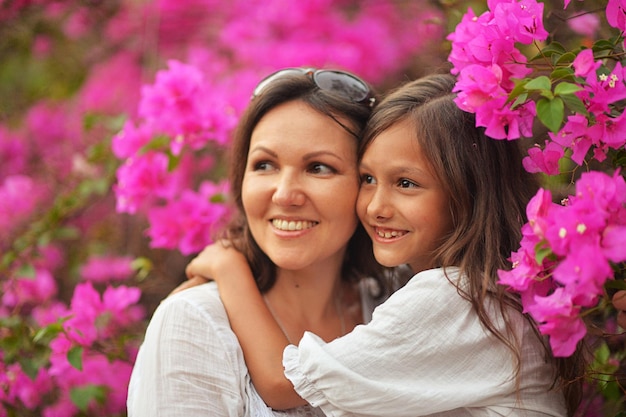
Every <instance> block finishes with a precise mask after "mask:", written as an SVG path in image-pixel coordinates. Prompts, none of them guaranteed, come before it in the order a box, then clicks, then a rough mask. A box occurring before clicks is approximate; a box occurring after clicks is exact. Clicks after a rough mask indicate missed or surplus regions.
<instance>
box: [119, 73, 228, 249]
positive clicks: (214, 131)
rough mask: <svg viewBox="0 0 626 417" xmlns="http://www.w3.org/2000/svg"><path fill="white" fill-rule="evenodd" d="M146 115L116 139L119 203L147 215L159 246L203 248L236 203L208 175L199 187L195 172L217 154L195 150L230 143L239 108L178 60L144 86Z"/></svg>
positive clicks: (151, 234) (154, 243)
mask: <svg viewBox="0 0 626 417" xmlns="http://www.w3.org/2000/svg"><path fill="white" fill-rule="evenodd" d="M209 98H210V99H209ZM139 117H140V118H139V119H138V122H137V123H135V122H132V121H128V122H126V124H125V126H124V128H123V129H122V131H121V132H120V133H119V134H117V135H116V136H115V137H114V138H113V143H112V146H113V151H114V152H115V155H116V156H117V157H118V158H124V159H125V161H124V163H123V165H122V166H121V167H120V168H119V169H118V171H117V184H116V186H115V193H116V197H117V210H118V211H119V212H127V213H131V214H135V213H139V212H144V213H146V214H147V217H148V219H149V221H150V224H151V227H150V228H149V230H148V231H147V235H148V236H149V237H151V239H152V240H151V245H152V246H153V247H159V248H167V249H176V248H178V249H179V250H180V251H181V253H183V254H186V255H187V254H190V253H193V252H198V251H200V250H201V249H202V248H203V247H204V246H205V245H206V244H208V243H209V242H211V238H210V231H211V228H212V227H213V226H214V225H216V224H220V223H221V222H222V221H223V220H224V219H225V217H226V216H227V214H228V210H227V208H226V206H225V204H224V198H223V195H224V191H225V190H224V187H223V186H219V185H216V184H213V183H211V182H209V181H208V180H205V181H204V182H203V185H202V186H201V187H200V190H199V191H198V192H196V191H193V181H192V179H193V178H197V177H201V176H202V175H203V171H204V174H205V175H206V172H207V171H209V170H210V168H211V165H212V161H211V157H210V156H204V157H202V158H200V159H199V157H198V155H196V154H194V153H193V151H198V150H200V149H201V148H203V147H206V146H207V144H208V143H209V142H210V141H213V142H214V143H217V145H223V144H225V143H226V142H227V140H228V137H229V134H230V132H231V131H232V129H233V127H234V125H235V121H236V119H235V111H234V107H233V105H231V104H230V103H229V102H228V101H227V100H226V93H225V92H224V91H223V87H221V88H220V87H218V86H212V85H211V84H210V83H209V82H208V80H207V79H206V78H205V76H204V74H203V73H202V72H200V70H198V69H197V68H195V67H194V66H191V65H187V64H183V63H181V62H178V61H170V62H169V64H168V69H167V70H163V71H159V72H158V73H157V76H156V80H155V83H154V84H153V85H146V86H144V87H143V89H142V95H141V101H140V103H139ZM159 141H162V143H161V142H159ZM174 161H176V162H174ZM174 163H175V164H176V167H174V166H173V164H174Z"/></svg>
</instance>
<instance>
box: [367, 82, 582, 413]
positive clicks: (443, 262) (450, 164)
mask: <svg viewBox="0 0 626 417" xmlns="http://www.w3.org/2000/svg"><path fill="white" fill-rule="evenodd" d="M454 83H455V78H454V77H453V76H451V75H444V74H437V75H431V76H426V77H424V78H421V79H419V80H417V81H413V82H409V83H407V84H405V85H403V86H401V87H400V88H398V89H397V90H396V91H395V92H393V93H391V94H390V95H389V96H387V97H386V98H385V99H384V100H383V102H381V103H380V104H379V106H378V108H377V109H376V111H375V112H374V114H373V115H372V118H371V120H370V122H369V124H368V127H367V129H366V131H365V133H364V140H363V142H362V145H361V149H360V155H362V154H363V152H364V151H365V149H366V148H367V146H368V144H369V143H370V142H371V141H372V140H374V139H375V138H376V137H377V136H378V135H379V134H380V133H381V132H382V131H384V130H386V129H388V128H389V127H390V126H392V125H394V124H396V123H398V122H399V121H403V120H410V121H411V123H413V125H414V127H415V139H416V140H417V141H418V142H419V144H420V148H421V149H422V151H423V152H424V153H425V156H426V159H427V160H428V161H429V162H430V163H431V165H432V168H433V171H434V172H435V173H436V175H437V176H438V179H439V180H440V183H441V184H443V186H444V188H445V190H446V193H447V195H448V196H449V199H450V202H451V203H450V204H451V207H450V211H451V213H452V217H453V222H454V228H453V230H452V231H451V233H450V235H449V236H446V239H445V242H444V243H443V244H442V245H441V247H440V248H438V250H437V251H436V252H435V253H433V254H432V256H433V261H434V264H435V265H440V266H443V267H446V266H457V267H459V269H460V271H461V273H463V274H465V275H466V276H467V277H468V278H469V286H468V288H463V289H461V288H458V287H457V288H458V292H459V294H460V295H461V296H463V297H464V298H466V299H467V300H469V301H470V302H471V303H472V306H473V308H474V310H475V311H476V313H477V314H478V316H479V318H480V321H481V322H482V324H483V325H484V326H485V328H487V329H488V330H489V331H490V332H491V333H492V334H494V335H495V337H496V338H498V339H499V340H500V341H501V342H502V343H504V344H505V345H506V346H507V347H508V348H509V349H510V350H511V352H512V354H513V355H514V357H515V360H516V361H517V375H516V377H519V370H520V367H521V364H520V358H521V346H520V343H521V341H518V340H516V337H515V334H514V332H513V324H512V322H511V317H510V315H509V313H508V312H509V310H510V307H513V308H514V309H515V310H517V311H519V312H521V311H522V306H521V302H520V299H519V297H518V296H517V295H516V294H514V293H512V292H509V291H507V289H506V288H505V287H504V286H502V285H498V284H497V283H496V279H497V276H498V275H497V271H498V270H499V269H508V268H510V267H511V265H510V262H509V260H508V258H509V257H510V255H511V252H512V251H516V250H517V249H518V248H519V242H520V239H521V228H522V225H523V224H524V223H525V222H526V205H527V203H528V201H529V200H530V198H532V196H533V195H534V193H535V192H536V190H537V188H538V183H537V181H536V179H535V178H534V177H533V176H532V175H531V174H529V173H528V172H526V171H525V170H524V168H523V166H522V163H521V160H522V150H521V149H520V144H519V141H507V140H495V139H491V138H489V137H487V136H486V135H485V134H484V129H482V128H477V127H476V121H475V117H474V115H473V114H470V113H467V112H464V111H462V110H460V109H459V107H458V106H457V105H456V104H455V103H454V98H455V94H453V93H452V89H453V87H454ZM494 301H495V304H496V306H497V307H498V311H499V313H500V316H501V318H502V319H503V320H504V323H505V328H504V330H503V331H502V330H498V328H497V327H496V325H495V323H494V321H495V320H494V318H492V317H491V316H490V314H489V312H488V311H487V305H488V304H489V303H490V302H494ZM527 319H528V320H529V321H530V322H531V324H532V325H533V328H534V329H535V332H536V334H537V337H539V338H540V339H541V341H542V343H543V345H544V347H545V349H546V355H547V356H548V357H549V358H550V360H553V361H554V362H555V364H556V372H557V375H556V377H555V383H558V384H559V385H560V384H563V385H562V386H561V388H562V389H563V390H564V392H565V396H566V402H567V406H568V411H569V414H570V415H571V414H573V412H574V411H575V409H576V408H577V407H578V404H579V403H580V400H581V396H582V386H581V384H582V380H581V378H580V376H581V375H582V372H583V370H584V364H583V362H582V360H581V356H580V352H577V354H576V355H574V356H572V357H570V358H564V359H563V358H562V359H558V360H557V359H555V358H553V357H552V355H551V351H550V349H549V348H548V347H547V345H546V344H545V342H544V341H543V339H542V338H541V336H540V335H539V332H538V330H537V326H536V324H535V323H534V322H533V321H532V319H530V318H528V317H527ZM579 350H580V349H579ZM518 381H519V378H518Z"/></svg>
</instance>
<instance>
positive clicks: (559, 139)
mask: <svg viewBox="0 0 626 417" xmlns="http://www.w3.org/2000/svg"><path fill="white" fill-rule="evenodd" d="M588 123H589V120H588V119H587V118H586V117H585V116H583V115H581V114H574V115H570V116H568V118H567V122H566V123H565V125H564V126H563V127H562V128H561V130H560V131H559V132H557V133H556V134H554V133H552V132H549V133H548V135H549V136H550V138H551V139H552V140H553V141H555V142H556V143H558V144H560V145H561V146H563V147H564V148H570V149H572V150H573V153H572V156H571V158H572V160H573V161H574V162H576V163H577V164H578V165H582V163H583V161H584V160H585V157H586V156H587V152H589V149H591V146H592V145H593V140H592V138H591V137H590V136H589V129H588Z"/></svg>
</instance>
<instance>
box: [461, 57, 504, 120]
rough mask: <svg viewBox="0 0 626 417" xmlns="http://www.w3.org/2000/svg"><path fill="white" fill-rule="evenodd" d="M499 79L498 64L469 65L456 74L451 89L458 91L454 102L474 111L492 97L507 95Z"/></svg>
mask: <svg viewBox="0 0 626 417" xmlns="http://www.w3.org/2000/svg"><path fill="white" fill-rule="evenodd" d="M501 81H502V69H501V68H500V67H499V66H498V65H491V66H489V67H485V66H482V65H469V66H467V67H465V69H464V70H463V71H462V72H461V73H460V74H459V76H458V80H457V82H456V84H455V86H454V89H453V91H455V92H458V94H457V97H456V98H455V99H454V102H455V103H456V104H457V105H458V106H459V108H461V110H465V111H467V112H470V113H475V112H476V111H477V110H478V109H480V108H481V107H482V106H483V105H485V104H486V103H488V102H489V101H491V100H493V99H494V98H497V97H500V98H505V97H506V96H507V92H506V91H505V90H504V89H503V88H502V87H501V86H500V82H501Z"/></svg>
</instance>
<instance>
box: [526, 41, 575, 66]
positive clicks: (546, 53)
mask: <svg viewBox="0 0 626 417" xmlns="http://www.w3.org/2000/svg"><path fill="white" fill-rule="evenodd" d="M565 52H567V51H566V50H565V48H564V47H563V45H561V44H560V43H558V42H552V43H550V44H548V45H546V46H545V47H544V48H543V49H542V50H541V51H540V52H539V53H538V54H537V55H535V56H534V57H532V58H531V59H530V61H531V62H532V61H536V60H539V59H545V58H546V57H547V58H550V57H552V56H553V55H557V56H560V55H563V54H564V53H565Z"/></svg>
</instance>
